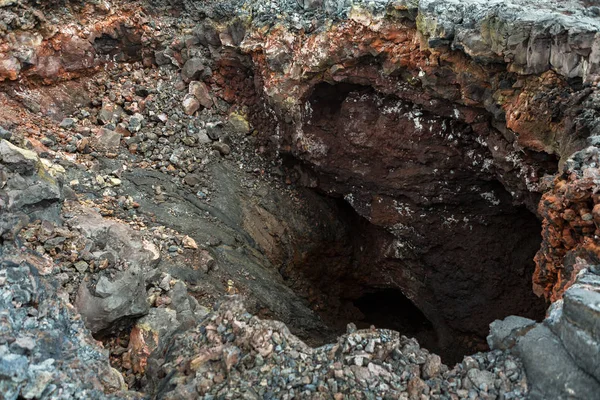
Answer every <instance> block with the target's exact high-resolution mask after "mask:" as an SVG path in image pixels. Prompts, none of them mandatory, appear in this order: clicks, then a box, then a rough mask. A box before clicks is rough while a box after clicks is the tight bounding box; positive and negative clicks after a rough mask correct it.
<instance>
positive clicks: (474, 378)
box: [467, 368, 496, 392]
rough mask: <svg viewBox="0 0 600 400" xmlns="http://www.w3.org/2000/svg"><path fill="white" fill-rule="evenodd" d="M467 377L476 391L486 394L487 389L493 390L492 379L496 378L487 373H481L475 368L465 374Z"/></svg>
mask: <svg viewBox="0 0 600 400" xmlns="http://www.w3.org/2000/svg"><path fill="white" fill-rule="evenodd" d="M467 377H468V378H469V380H470V381H471V383H472V384H473V386H474V387H476V388H477V389H480V390H483V391H486V392H487V391H488V390H489V389H493V388H494V379H495V378H496V377H495V376H494V374H493V373H491V372H489V371H481V370H478V369H475V368H474V369H470V370H469V372H467Z"/></svg>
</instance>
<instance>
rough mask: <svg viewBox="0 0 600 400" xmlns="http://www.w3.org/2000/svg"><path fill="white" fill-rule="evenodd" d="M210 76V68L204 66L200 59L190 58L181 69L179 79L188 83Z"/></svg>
mask: <svg viewBox="0 0 600 400" xmlns="http://www.w3.org/2000/svg"><path fill="white" fill-rule="evenodd" d="M210 75H211V71H210V68H208V67H206V66H205V63H204V60H202V59H201V58H190V59H189V60H187V61H186V63H185V64H184V65H183V68H182V69H181V79H183V81H184V82H186V83H187V82H190V81H193V80H196V79H204V78H207V77H209V76H210Z"/></svg>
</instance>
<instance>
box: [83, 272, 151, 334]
mask: <svg viewBox="0 0 600 400" xmlns="http://www.w3.org/2000/svg"><path fill="white" fill-rule="evenodd" d="M88 285H89V283H88V282H87V280H84V281H83V282H82V283H81V285H80V286H79V290H78V292H77V299H76V301H75V306H76V307H77V310H78V311H79V313H80V314H81V316H82V318H83V319H84V321H85V324H86V327H87V328H88V329H89V330H90V331H91V332H93V333H97V332H100V331H102V330H104V329H108V328H112V327H114V325H115V323H117V322H119V321H120V320H122V319H127V318H129V319H132V318H135V317H140V316H142V315H145V314H146V313H147V312H148V304H147V303H146V289H145V281H144V275H143V274H142V272H141V269H140V267H137V268H135V267H130V269H128V270H127V271H124V272H119V273H117V274H116V276H115V278H114V281H109V280H108V279H107V278H106V277H101V278H100V279H99V280H98V283H97V284H96V286H95V288H94V293H95V294H92V292H91V291H90V289H89V288H88Z"/></svg>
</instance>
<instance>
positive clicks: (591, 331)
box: [552, 287, 600, 382]
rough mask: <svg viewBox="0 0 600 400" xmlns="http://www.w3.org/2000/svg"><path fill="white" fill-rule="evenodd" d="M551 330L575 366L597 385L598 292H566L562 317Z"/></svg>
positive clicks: (599, 368) (599, 362)
mask: <svg viewBox="0 0 600 400" xmlns="http://www.w3.org/2000/svg"><path fill="white" fill-rule="evenodd" d="M598 289H600V287H599V288H598ZM552 330H553V331H554V332H555V333H556V334H557V335H558V336H559V337H560V339H561V341H562V343H563V345H564V347H565V349H566V350H567V352H568V353H569V354H570V355H571V357H572V358H573V360H574V361H575V363H576V364H577V365H578V366H579V367H580V368H581V369H582V370H584V371H585V372H587V373H588V374H590V375H591V376H593V377H595V378H596V379H597V380H598V381H599V382H600V293H598V292H596V291H592V290H586V289H581V288H578V287H572V288H570V289H569V290H567V291H566V292H565V295H564V302H563V309H562V315H561V317H560V319H559V321H558V322H556V324H555V325H554V326H553V327H552Z"/></svg>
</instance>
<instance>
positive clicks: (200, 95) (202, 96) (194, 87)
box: [189, 81, 213, 108]
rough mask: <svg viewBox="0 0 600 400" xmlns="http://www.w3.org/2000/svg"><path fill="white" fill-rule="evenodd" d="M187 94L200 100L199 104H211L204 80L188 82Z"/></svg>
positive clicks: (208, 106)
mask: <svg viewBox="0 0 600 400" xmlns="http://www.w3.org/2000/svg"><path fill="white" fill-rule="evenodd" d="M189 94H191V95H194V97H196V99H197V100H198V101H199V102H200V105H201V106H202V107H204V108H211V107H212V106H213V100H212V97H211V96H210V90H209V89H208V86H206V84H205V83H204V82H199V81H192V82H190V87H189Z"/></svg>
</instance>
